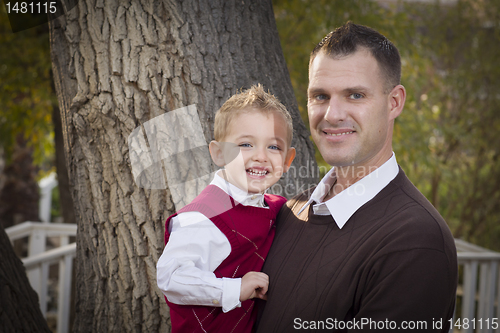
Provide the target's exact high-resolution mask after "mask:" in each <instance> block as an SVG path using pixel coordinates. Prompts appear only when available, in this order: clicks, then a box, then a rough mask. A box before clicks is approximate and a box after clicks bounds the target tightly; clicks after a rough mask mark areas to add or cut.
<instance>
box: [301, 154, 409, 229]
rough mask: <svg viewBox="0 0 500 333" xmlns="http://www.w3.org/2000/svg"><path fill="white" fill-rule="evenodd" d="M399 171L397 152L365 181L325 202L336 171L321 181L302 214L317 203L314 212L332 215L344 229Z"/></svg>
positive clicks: (333, 170)
mask: <svg viewBox="0 0 500 333" xmlns="http://www.w3.org/2000/svg"><path fill="white" fill-rule="evenodd" d="M398 172H399V167H398V163H397V162H396V156H395V155H394V153H393V154H392V156H391V158H390V159H389V160H387V161H386V162H385V163H384V164H382V165H381V166H380V167H379V168H377V169H376V170H374V171H373V172H371V173H369V174H368V175H366V176H365V177H363V178H361V179H360V180H359V181H357V182H356V183H354V184H353V185H351V186H349V187H348V188H347V189H345V190H343V191H342V192H340V193H339V194H337V195H335V196H334V197H333V198H331V199H329V200H327V201H326V202H323V198H324V197H325V195H326V194H327V193H328V191H329V190H330V188H331V186H332V185H333V184H334V183H335V181H336V179H337V176H336V173H335V168H332V169H331V170H330V171H328V173H327V174H326V175H325V177H323V179H321V181H320V182H319V184H318V186H317V187H316V188H315V189H314V191H313V193H312V194H311V198H310V199H309V201H308V202H307V203H306V204H305V205H304V206H303V207H302V209H301V210H300V212H299V214H300V213H301V212H302V211H303V210H304V209H305V208H306V207H308V206H309V205H310V204H311V203H313V202H315V203H316V204H314V205H313V213H314V214H316V215H332V217H333V218H334V220H335V222H336V223H337V225H338V227H339V228H340V229H342V227H343V226H344V225H345V224H346V222H347V221H348V220H349V219H350V218H351V216H352V215H353V214H354V213H355V212H356V211H357V210H358V209H359V208H361V206H363V205H364V204H366V203H367V202H368V201H370V200H371V199H373V198H374V197H375V196H376V195H377V194H378V193H379V192H380V191H382V189H383V188H384V187H386V186H387V185H388V184H389V183H390V182H391V181H392V180H393V179H394V178H396V176H397V174H398Z"/></svg>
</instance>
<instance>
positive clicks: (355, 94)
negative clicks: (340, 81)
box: [349, 93, 363, 99]
mask: <svg viewBox="0 0 500 333" xmlns="http://www.w3.org/2000/svg"><path fill="white" fill-rule="evenodd" d="M349 98H351V99H360V98H363V95H362V94H359V93H354V94H351V95H349Z"/></svg>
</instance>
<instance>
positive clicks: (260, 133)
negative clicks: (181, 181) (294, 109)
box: [210, 109, 295, 193]
mask: <svg viewBox="0 0 500 333" xmlns="http://www.w3.org/2000/svg"><path fill="white" fill-rule="evenodd" d="M287 130H288V129H287V125H286V121H285V119H284V118H283V116H281V115H280V114H275V113H270V114H264V113H262V112H260V111H259V110H252V109H250V110H249V112H245V111H244V112H242V113H240V114H239V115H237V116H236V117H235V118H233V119H232V120H231V122H230V124H229V128H228V129H227V134H226V137H225V138H224V139H223V142H216V141H212V143H211V144H210V152H211V154H212V158H213V159H214V161H215V163H216V164H217V165H219V166H223V165H224V166H225V170H226V177H227V180H228V181H229V182H230V183H231V184H233V185H235V186H237V187H239V188H240V189H242V190H244V191H247V192H248V193H261V192H263V191H264V190H266V189H267V188H269V187H270V186H272V185H273V184H275V183H276V182H277V181H278V180H279V179H280V178H281V175H282V174H283V172H286V171H287V170H288V167H289V166H290V164H291V163H292V161H293V158H294V157H295V149H294V148H288V146H289V143H288V142H287Z"/></svg>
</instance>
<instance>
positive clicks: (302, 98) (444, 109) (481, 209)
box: [274, 0, 500, 250]
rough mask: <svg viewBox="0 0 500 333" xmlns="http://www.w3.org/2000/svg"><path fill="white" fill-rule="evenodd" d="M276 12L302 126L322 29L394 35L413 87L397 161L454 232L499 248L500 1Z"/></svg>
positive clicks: (293, 7) (314, 5) (400, 122)
mask: <svg viewBox="0 0 500 333" xmlns="http://www.w3.org/2000/svg"><path fill="white" fill-rule="evenodd" d="M274 10H275V16H276V20H277V25H278V30H279V33H280V36H281V44H282V48H283V51H284V54H285V58H286V60H287V64H288V67H289V72H290V76H291V79H292V84H293V86H294V89H295V95H296V96H297V100H298V103H299V108H300V111H301V114H302V117H303V118H304V121H305V122H306V124H307V100H306V90H307V84H308V79H307V67H308V60H309V52H310V51H311V50H312V49H313V47H314V45H316V43H317V42H319V41H320V40H321V38H322V37H323V36H324V35H326V34H327V33H328V32H329V31H331V30H333V29H335V28H336V27H338V26H340V25H342V24H343V23H345V22H346V21H347V20H351V21H353V22H355V23H359V24H364V25H367V26H370V27H373V28H375V29H377V30H378V31H380V32H381V33H383V34H384V35H386V36H387V37H388V38H389V39H391V40H392V41H393V42H394V44H395V45H396V46H397V47H398V49H399V50H400V53H401V57H402V62H403V64H402V65H403V68H402V74H403V77H402V83H403V85H404V86H405V87H406V90H407V100H406V105H405V109H404V111H403V113H402V114H401V116H400V117H399V118H398V119H397V121H396V126H395V132H394V140H393V142H394V151H395V153H396V157H397V159H398V162H399V164H400V165H401V166H402V167H403V169H404V170H405V172H406V173H407V175H408V176H409V178H410V179H411V180H412V181H413V182H414V183H415V185H416V186H417V187H418V188H419V189H420V190H421V191H422V193H424V195H426V196H427V198H428V199H429V200H430V201H431V202H432V203H433V204H434V205H435V206H436V207H437V208H438V210H439V211H440V212H441V214H442V215H443V216H444V217H445V219H446V220H447V222H448V223H449V225H450V227H451V228H452V231H453V232H454V234H455V236H456V237H462V238H464V239H466V240H468V241H471V242H474V243H476V244H479V245H482V246H486V247H489V248H492V249H496V250H500V224H499V223H498V221H499V220H500V205H497V203H498V202H499V199H500V165H499V163H498V158H499V153H500V137H499V136H498V134H497V133H498V130H499V129H500V118H499V117H498V113H497V112H498V111H499V109H500V93H498V91H500V66H498V65H497V61H498V59H500V2H499V1H497V0H481V1H472V0H458V1H457V2H456V3H454V4H452V5H441V4H440V3H439V2H437V1H436V2H435V3H431V4H422V3H415V2H412V3H405V2H399V3H397V4H394V5H393V6H392V7H387V6H386V7H383V6H381V5H379V4H378V3H376V2H373V1H368V0H357V1H328V0H315V1H312V0H310V1H307V0H290V1H287V0H275V1H274ZM317 157H318V164H320V165H324V162H323V161H322V159H321V156H319V153H317Z"/></svg>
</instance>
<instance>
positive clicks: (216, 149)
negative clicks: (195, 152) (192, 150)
mask: <svg viewBox="0 0 500 333" xmlns="http://www.w3.org/2000/svg"><path fill="white" fill-rule="evenodd" d="M208 149H209V150H210V156H212V161H214V163H215V165H217V166H219V167H223V166H224V165H226V163H225V161H224V151H223V150H222V145H221V144H220V143H219V142H217V141H215V140H212V141H211V142H210V144H209V145H208Z"/></svg>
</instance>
